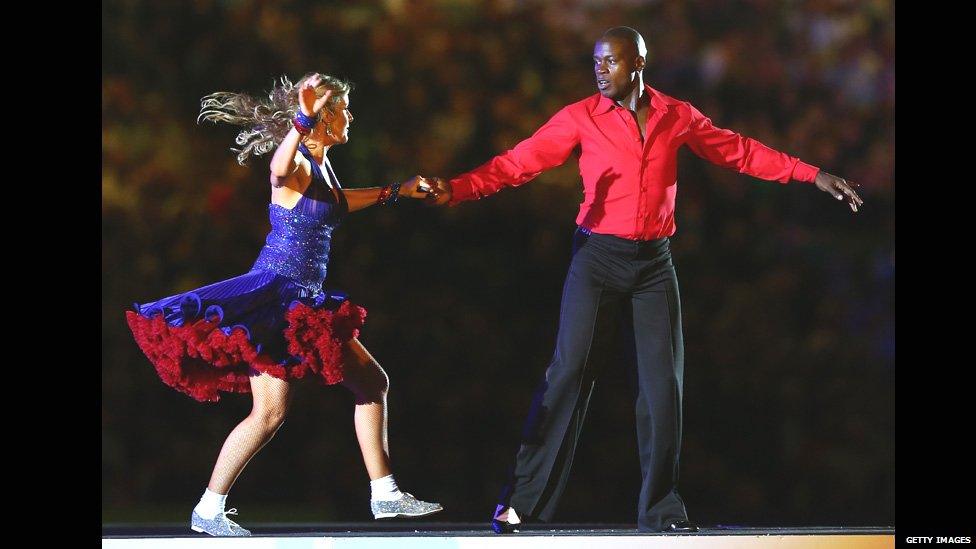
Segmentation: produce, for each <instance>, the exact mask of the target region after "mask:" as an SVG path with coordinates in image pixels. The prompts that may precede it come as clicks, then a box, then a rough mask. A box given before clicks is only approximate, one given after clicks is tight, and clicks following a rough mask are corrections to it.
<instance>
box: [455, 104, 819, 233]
mask: <svg viewBox="0 0 976 549" xmlns="http://www.w3.org/2000/svg"><path fill="white" fill-rule="evenodd" d="M644 91H645V92H647V93H648V94H649V95H650V99H651V101H650V109H649V110H648V116H647V127H646V129H645V130H644V135H645V138H644V139H641V135H640V132H639V131H638V128H637V122H636V120H635V118H634V116H633V115H632V114H631V113H630V112H629V111H628V110H627V109H625V108H624V107H621V106H619V105H618V104H617V103H615V102H614V101H612V100H611V99H608V98H606V97H603V96H602V95H601V94H599V93H597V94H595V95H592V96H590V97H587V98H586V99H583V100H582V101H578V102H576V103H573V104H571V105H568V106H566V107H563V109H562V110H560V111H559V112H557V113H556V114H555V115H554V116H553V117H552V118H550V119H549V121H548V122H546V123H545V125H543V126H542V127H541V128H539V130H538V131H536V132H535V134H534V135H532V137H529V138H528V139H526V140H524V141H522V142H521V143H519V144H518V145H516V146H515V147H514V148H512V149H511V150H509V151H507V152H505V153H503V154H500V155H498V156H496V157H495V158H492V159H491V160H489V161H488V162H486V163H485V164H483V165H481V166H480V167H478V168H476V169H475V170H473V171H470V172H468V173H465V174H462V175H459V176H457V177H455V178H454V179H452V180H451V181H450V184H451V190H452V193H453V198H452V199H451V205H455V204H457V203H459V202H461V201H464V200H476V199H479V198H481V197H483V196H488V195H490V194H492V193H495V192H498V191H499V190H501V189H502V188H503V187H506V186H507V187H516V186H519V185H522V184H523V183H526V182H528V181H530V180H532V179H533V178H535V177H536V176H538V175H539V174H540V173H542V172H543V171H545V170H548V169H549V168H553V167H556V166H558V165H560V164H562V163H563V162H565V161H566V158H567V157H569V154H570V152H572V150H573V148H574V147H576V145H577V144H580V145H581V149H582V153H581V154H580V158H579V171H580V176H581V177H582V178H583V202H582V203H581V204H580V210H579V215H578V216H577V217H576V223H577V224H578V225H580V226H583V227H586V228H587V229H590V230H591V231H593V232H595V233H600V234H611V235H616V236H619V237H622V238H629V239H636V240H650V239H653V238H660V237H664V236H671V235H673V234H674V231H675V224H674V198H675V194H676V192H677V180H676V176H677V163H678V148H679V147H681V146H682V145H688V147H689V148H691V150H692V151H693V152H694V153H695V154H697V155H698V156H700V157H702V158H704V159H705V160H708V161H709V162H712V163H713V164H717V165H719V166H723V167H726V168H732V169H735V170H736V171H738V172H740V173H745V174H749V175H752V176H754V177H758V178H761V179H767V180H770V181H779V182H780V183H788V182H789V181H790V180H791V179H796V180H799V181H806V182H812V181H813V180H814V179H815V178H816V176H817V172H818V171H819V168H817V167H815V166H811V165H810V164H807V163H805V162H802V161H800V159H798V158H794V157H792V156H789V155H787V154H784V153H781V152H779V151H775V150H773V149H771V148H769V147H767V146H765V145H763V144H762V143H760V142H758V141H756V140H755V139H751V138H748V137H743V136H741V135H739V134H737V133H735V132H733V131H730V130H726V129H722V128H717V127H715V126H714V125H713V124H712V121H711V120H710V119H708V118H707V117H706V116H705V115H703V114H702V113H701V112H700V111H699V110H698V109H696V108H695V107H694V106H692V105H691V104H690V103H688V102H687V101H679V100H677V99H674V98H672V97H669V96H667V95H664V94H663V93H661V92H659V91H657V90H655V89H653V88H651V87H650V86H646V85H645V86H644Z"/></svg>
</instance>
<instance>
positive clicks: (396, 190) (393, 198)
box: [383, 181, 400, 206]
mask: <svg viewBox="0 0 976 549" xmlns="http://www.w3.org/2000/svg"><path fill="white" fill-rule="evenodd" d="M397 200H400V182H399V181H397V182H396V183H390V197H389V198H387V199H386V202H384V203H383V204H384V205H386V206H393V205H396V203H397Z"/></svg>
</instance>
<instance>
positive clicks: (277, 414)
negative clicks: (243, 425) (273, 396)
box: [251, 407, 287, 437]
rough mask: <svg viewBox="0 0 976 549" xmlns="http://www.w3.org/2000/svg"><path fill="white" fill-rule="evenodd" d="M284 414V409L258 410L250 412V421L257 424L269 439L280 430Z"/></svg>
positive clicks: (285, 412)
mask: <svg viewBox="0 0 976 549" xmlns="http://www.w3.org/2000/svg"><path fill="white" fill-rule="evenodd" d="M286 414H287V409H286V408H285V407H279V408H259V409H255V410H252V411H251V419H252V420H253V421H255V422H256V423H257V424H258V426H259V427H260V428H261V430H262V431H263V432H264V434H265V435H266V436H269V437H270V436H274V434H275V433H276V432H278V429H280V428H281V425H282V424H283V423H284V422H285V415H286Z"/></svg>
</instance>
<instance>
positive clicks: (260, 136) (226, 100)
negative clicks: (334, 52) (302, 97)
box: [197, 72, 353, 166]
mask: <svg viewBox="0 0 976 549" xmlns="http://www.w3.org/2000/svg"><path fill="white" fill-rule="evenodd" d="M316 75H318V76H319V77H320V78H321V79H322V82H321V83H320V84H319V85H318V86H316V87H315V96H316V97H322V96H323V95H325V92H326V90H332V92H333V93H332V97H330V98H329V101H328V103H327V104H326V108H327V109H329V111H331V112H335V111H334V107H335V105H336V103H338V101H339V99H340V98H341V97H342V96H344V95H346V94H348V93H349V92H350V91H351V90H352V87H353V86H352V83H351V82H348V81H346V80H343V79H341V78H337V77H335V76H331V75H328V74H322V73H314V72H310V73H308V74H306V75H305V76H303V77H302V79H301V80H299V81H298V83H297V84H293V83H292V82H291V80H289V79H288V77H287V76H282V77H281V78H279V79H278V82H276V83H275V85H274V87H273V88H272V89H271V91H270V92H269V93H268V98H267V99H257V98H254V97H252V96H250V95H248V94H245V93H235V92H214V93H211V94H210V95H207V96H204V97H203V98H202V99H201V100H200V116H198V117H197V123H198V124H199V123H200V121H202V120H206V121H209V122H213V123H214V124H216V123H217V122H224V123H226V124H233V125H235V126H242V127H243V129H242V130H241V131H240V133H238V134H237V138H236V139H235V142H236V143H237V145H238V146H240V147H241V148H239V149H235V148H233V147H231V149H230V150H232V151H234V152H235V153H237V163H238V164H240V165H241V166H244V165H246V164H247V161H248V160H250V159H251V157H252V156H260V155H262V154H265V153H268V152H271V151H273V150H274V149H275V147H277V146H278V144H279V143H281V140H282V139H284V138H285V135H287V134H288V130H290V129H291V128H292V122H291V121H292V119H293V118H294V117H295V114H296V113H297V112H298V90H299V89H301V86H302V83H304V82H305V81H306V80H308V79H309V78H311V77H313V76H316Z"/></svg>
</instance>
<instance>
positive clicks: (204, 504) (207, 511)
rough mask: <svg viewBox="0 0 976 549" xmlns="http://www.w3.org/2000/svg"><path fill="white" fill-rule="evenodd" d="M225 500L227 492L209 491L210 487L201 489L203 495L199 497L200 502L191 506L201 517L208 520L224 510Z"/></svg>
mask: <svg viewBox="0 0 976 549" xmlns="http://www.w3.org/2000/svg"><path fill="white" fill-rule="evenodd" d="M226 502H227V494H218V493H217V492H211V491H210V488H207V489H206V490H204V491H203V496H202V497H201V498H200V503H198V504H197V506H196V507H194V508H193V510H194V511H196V512H197V514H198V515H200V516H201V517H203V518H205V519H207V520H210V519H212V518H214V517H215V516H217V514H218V513H223V512H224V503H226Z"/></svg>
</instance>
